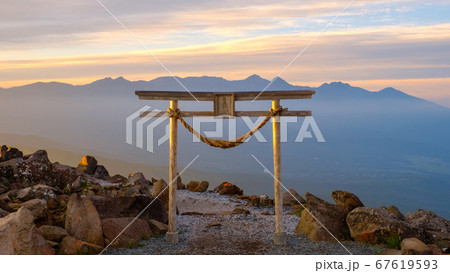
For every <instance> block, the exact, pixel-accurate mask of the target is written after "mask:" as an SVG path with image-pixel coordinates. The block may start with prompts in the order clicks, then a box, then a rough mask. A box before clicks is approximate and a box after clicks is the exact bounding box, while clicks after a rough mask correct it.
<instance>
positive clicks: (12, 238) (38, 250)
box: [0, 208, 52, 255]
mask: <svg viewBox="0 0 450 273" xmlns="http://www.w3.org/2000/svg"><path fill="white" fill-rule="evenodd" d="M41 254H52V253H51V248H50V247H49V246H48V244H47V243H46V242H45V239H43V238H42V235H41V234H39V233H38V231H37V228H36V226H35V225H34V219H33V215H32V214H31V212H30V211H29V210H27V209H26V208H21V209H19V210H18V211H17V212H15V213H11V214H9V215H8V216H6V217H4V218H0V255H41Z"/></svg>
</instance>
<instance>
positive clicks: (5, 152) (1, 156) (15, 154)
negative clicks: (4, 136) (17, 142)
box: [0, 145, 23, 162]
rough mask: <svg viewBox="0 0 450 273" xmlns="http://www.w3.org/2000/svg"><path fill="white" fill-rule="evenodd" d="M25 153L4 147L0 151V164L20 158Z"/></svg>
mask: <svg viewBox="0 0 450 273" xmlns="http://www.w3.org/2000/svg"><path fill="white" fill-rule="evenodd" d="M22 156H23V153H22V152H21V151H19V149H16V148H12V147H8V146H6V145H3V146H2V147H1V149H0V162H5V161H8V160H11V159H14V158H20V157H22Z"/></svg>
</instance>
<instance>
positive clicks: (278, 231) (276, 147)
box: [272, 99, 286, 245]
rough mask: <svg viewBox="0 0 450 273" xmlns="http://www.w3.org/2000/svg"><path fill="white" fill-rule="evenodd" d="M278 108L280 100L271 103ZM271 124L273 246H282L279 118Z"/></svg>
mask: <svg viewBox="0 0 450 273" xmlns="http://www.w3.org/2000/svg"><path fill="white" fill-rule="evenodd" d="M278 107H280V100H279V99H277V100H273V101H272V109H274V110H275V109H277V108H278ZM272 123H273V175H274V189H275V200H274V202H275V221H276V223H275V236H274V244H275V245H282V244H285V243H286V234H285V233H284V232H283V225H282V215H283V200H282V196H281V150H280V148H281V147H280V146H281V145H280V144H281V143H280V116H275V117H273V118H272Z"/></svg>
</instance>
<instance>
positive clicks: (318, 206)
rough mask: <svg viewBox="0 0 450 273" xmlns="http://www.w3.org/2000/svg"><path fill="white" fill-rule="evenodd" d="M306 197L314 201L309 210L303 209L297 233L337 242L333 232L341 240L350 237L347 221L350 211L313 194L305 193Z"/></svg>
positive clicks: (309, 205) (314, 239)
mask: <svg viewBox="0 0 450 273" xmlns="http://www.w3.org/2000/svg"><path fill="white" fill-rule="evenodd" d="M305 197H306V198H307V199H306V200H309V201H312V203H308V210H309V212H308V210H306V209H304V210H302V212H301V216H300V221H299V222H298V225H297V227H296V228H295V233H298V234H305V235H307V236H308V238H309V239H310V240H311V241H315V242H317V241H327V242H335V241H336V239H335V238H334V237H333V236H332V235H331V234H333V235H334V236H335V237H336V238H337V239H338V240H340V241H343V240H348V239H350V238H349V232H348V227H347V224H346V221H345V219H346V216H347V213H348V211H347V210H345V209H344V208H342V207H339V206H337V205H334V204H330V203H328V202H326V201H323V200H321V199H319V198H317V199H316V198H315V196H314V195H311V194H310V195H306V194H305ZM311 214H312V215H314V217H315V218H314V217H312V216H311ZM316 219H317V220H316ZM322 225H323V226H322ZM324 227H325V228H326V229H325V228H324ZM327 230H328V231H329V232H331V234H330V233H329V232H328V231H327Z"/></svg>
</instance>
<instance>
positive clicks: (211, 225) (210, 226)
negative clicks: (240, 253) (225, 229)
mask: <svg viewBox="0 0 450 273" xmlns="http://www.w3.org/2000/svg"><path fill="white" fill-rule="evenodd" d="M220 226H222V224H221V223H217V222H212V223H209V224H208V227H209V228H212V227H220Z"/></svg>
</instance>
